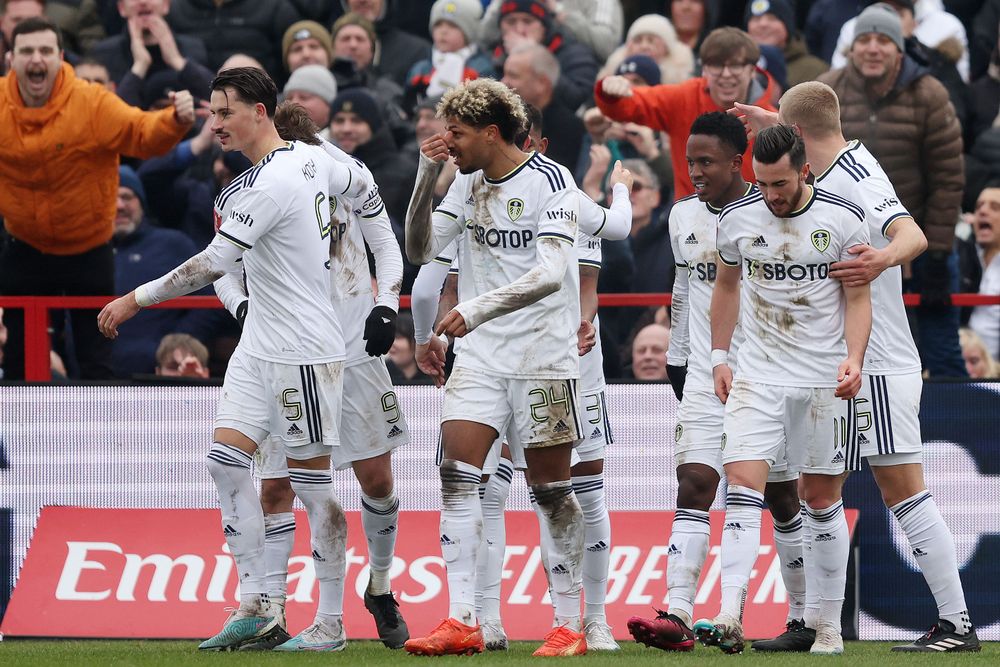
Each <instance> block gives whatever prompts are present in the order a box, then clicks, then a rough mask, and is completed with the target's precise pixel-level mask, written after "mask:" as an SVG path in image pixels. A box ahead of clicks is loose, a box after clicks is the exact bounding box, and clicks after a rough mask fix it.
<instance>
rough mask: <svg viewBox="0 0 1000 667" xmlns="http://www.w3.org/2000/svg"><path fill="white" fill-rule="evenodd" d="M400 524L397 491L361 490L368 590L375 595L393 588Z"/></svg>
mask: <svg viewBox="0 0 1000 667" xmlns="http://www.w3.org/2000/svg"><path fill="white" fill-rule="evenodd" d="M398 525H399V499H398V498H397V497H396V492H395V491H390V492H389V495H387V496H386V497H384V498H372V497H370V496H366V495H365V494H363V493H362V494H361V526H362V527H363V528H364V530H365V538H366V539H367V540H368V566H369V571H370V575H369V579H368V592H369V593H371V594H372V595H385V594H386V593H388V592H389V589H390V585H389V569H390V568H391V567H392V558H393V556H394V555H395V553H396V532H397V526H398Z"/></svg>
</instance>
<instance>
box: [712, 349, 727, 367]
mask: <svg viewBox="0 0 1000 667" xmlns="http://www.w3.org/2000/svg"><path fill="white" fill-rule="evenodd" d="M728 363H729V350H712V368H713V369H714V368H715V367H716V366H721V365H722V364H728Z"/></svg>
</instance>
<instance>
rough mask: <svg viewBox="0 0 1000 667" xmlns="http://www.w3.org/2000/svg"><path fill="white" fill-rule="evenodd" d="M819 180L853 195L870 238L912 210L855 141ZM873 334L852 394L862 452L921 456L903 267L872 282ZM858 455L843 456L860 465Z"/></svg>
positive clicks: (873, 460)
mask: <svg viewBox="0 0 1000 667" xmlns="http://www.w3.org/2000/svg"><path fill="white" fill-rule="evenodd" d="M816 185H817V186H818V187H820V188H823V189H826V190H829V191H830V192H833V193H834V194H837V195H840V196H841V197H844V198H845V199H849V200H850V201H852V202H854V203H855V204H857V205H858V206H860V207H861V209H862V210H863V211H864V213H865V220H866V222H867V224H868V230H869V234H870V235H871V245H872V247H874V248H877V249H882V248H885V247H886V246H888V245H889V243H890V242H891V239H890V238H889V236H888V232H889V229H890V228H891V227H892V224H893V222H895V221H896V220H898V219H900V218H906V217H911V216H910V213H909V211H907V210H906V208H905V207H904V206H903V204H902V202H900V200H899V197H897V196H896V191H895V190H894V189H893V187H892V183H891V182H890V181H889V177H888V176H887V175H886V173H885V171H883V170H882V167H881V165H879V163H878V160H876V159H875V157H874V156H873V155H872V154H871V153H870V152H869V151H868V149H867V148H865V146H864V144H862V143H861V142H860V141H857V140H854V141H851V142H849V143H848V145H847V146H846V147H845V148H844V149H843V150H841V151H840V153H839V154H838V155H837V157H836V159H835V160H834V161H833V164H831V165H830V166H829V167H828V168H827V170H826V171H824V172H823V173H822V174H820V175H819V176H817V177H816ZM871 294H872V333H871V337H870V338H869V340H868V350H867V351H866V353H865V365H864V373H863V375H864V381H863V382H862V384H861V391H860V393H859V394H858V397H857V398H856V399H855V408H856V411H857V420H858V444H859V454H860V457H865V458H868V463H869V465H895V464H899V463H919V462H920V460H921V452H922V446H923V443H922V441H921V437H920V394H921V390H922V389H923V379H922V378H921V375H920V356H919V354H918V353H917V347H916V345H914V343H913V336H912V335H911V334H910V325H909V323H908V322H907V318H906V308H905V306H904V305H903V272H902V269H901V268H900V267H898V266H893V267H890V268H888V269H886V270H885V271H883V272H882V273H881V275H879V277H878V278H876V279H875V280H873V281H872V283H871ZM860 457H855V458H854V459H852V460H850V461H848V466H849V468H850V469H852V470H857V469H860V467H861V460H860Z"/></svg>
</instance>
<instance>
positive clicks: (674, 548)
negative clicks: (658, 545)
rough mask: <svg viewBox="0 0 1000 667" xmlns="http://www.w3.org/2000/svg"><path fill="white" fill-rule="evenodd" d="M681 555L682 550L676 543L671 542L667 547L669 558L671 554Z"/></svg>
mask: <svg viewBox="0 0 1000 667" xmlns="http://www.w3.org/2000/svg"><path fill="white" fill-rule="evenodd" d="M680 555H681V550H680V549H678V548H677V545H676V544H671V545H670V548H669V549H667V557H668V558H669V557H670V556H680Z"/></svg>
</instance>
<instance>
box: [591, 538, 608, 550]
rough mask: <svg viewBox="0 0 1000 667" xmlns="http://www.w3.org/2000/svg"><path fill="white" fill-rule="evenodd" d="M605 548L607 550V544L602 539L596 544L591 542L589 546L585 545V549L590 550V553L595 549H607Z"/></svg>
mask: <svg viewBox="0 0 1000 667" xmlns="http://www.w3.org/2000/svg"><path fill="white" fill-rule="evenodd" d="M607 550H608V545H607V544H606V543H605V542H604V540H601V541H600V542H598V543H597V544H591V545H590V546H589V547H587V551H590V552H591V553H593V552H596V551H607Z"/></svg>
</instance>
